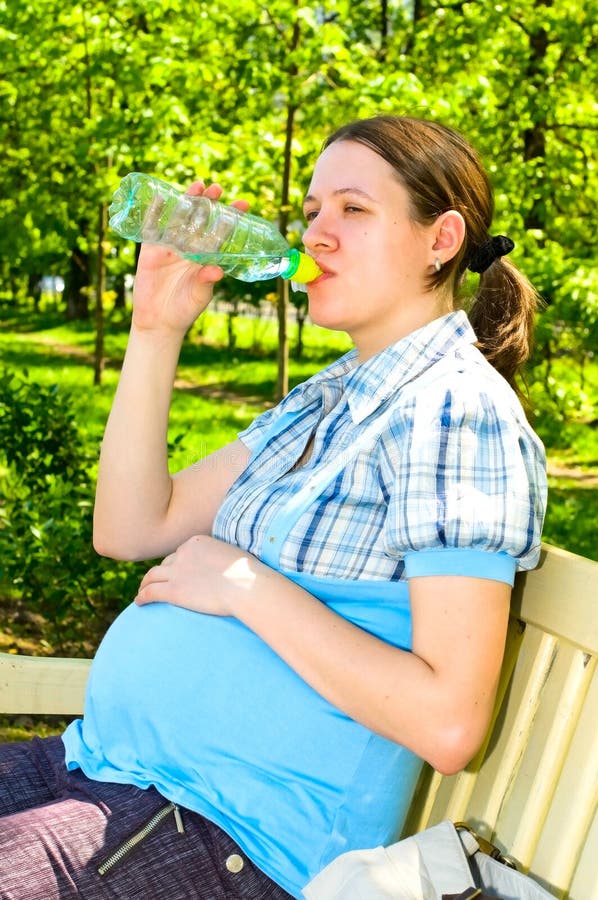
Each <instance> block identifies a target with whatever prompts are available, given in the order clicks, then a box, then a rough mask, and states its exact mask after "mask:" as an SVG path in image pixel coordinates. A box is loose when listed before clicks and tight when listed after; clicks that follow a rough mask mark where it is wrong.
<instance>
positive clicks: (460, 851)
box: [303, 822, 554, 900]
mask: <svg viewBox="0 0 598 900" xmlns="http://www.w3.org/2000/svg"><path fill="white" fill-rule="evenodd" d="M478 840H479V839H476V836H475V835H474V834H473V832H471V831H470V830H468V829H467V828H466V827H465V826H458V830H457V828H455V826H454V825H453V823H452V822H441V824H440V825H436V826H434V827H433V828H428V829H427V831H422V832H420V833H419V834H416V835H413V837H409V838H406V839H405V840H403V841H399V842H398V843H396V844H392V845H391V846H390V847H376V848H375V849H373V850H352V851H350V852H349V853H343V854H342V855H341V856H339V857H337V858H336V859H335V860H333V861H332V862H331V863H330V864H329V865H328V866H326V868H325V869H323V870H322V871H321V872H320V874H319V875H316V877H315V878H314V879H312V881H310V882H309V884H307V885H306V886H305V887H304V888H303V896H304V897H305V898H306V900H443V897H445V898H446V897H454V898H455V900H457V898H458V897H459V895H461V894H462V895H463V898H464V900H465V898H467V897H471V898H473V897H479V898H480V900H482V897H492V898H497V900H554V897H553V895H552V894H549V893H548V892H547V891H546V890H544V888H542V887H540V885H538V884H537V883H536V882H535V881H533V880H532V879H531V878H530V877H529V876H527V875H523V874H522V873H521V872H518V871H517V870H516V869H515V868H514V867H513V863H512V862H511V861H510V860H508V859H506V861H503V860H505V858H504V857H501V856H500V854H498V851H496V857H497V858H493V856H490V855H488V854H487V853H483V852H481V850H480V844H479V843H478ZM476 888H477V889H479V890H475V889H476Z"/></svg>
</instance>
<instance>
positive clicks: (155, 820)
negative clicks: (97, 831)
mask: <svg viewBox="0 0 598 900" xmlns="http://www.w3.org/2000/svg"><path fill="white" fill-rule="evenodd" d="M170 813H173V814H174V821H175V822H176V830H177V831H178V833H179V834H184V833H185V827H184V825H183V817H182V816H181V811H180V809H179V807H178V806H177V805H176V803H168V804H167V805H166V806H163V807H162V808H161V809H159V810H158V811H157V812H156V813H154V815H153V816H152V817H151V819H150V820H149V821H148V822H146V823H145V825H144V826H143V827H142V828H140V829H139V831H136V832H135V834H132V835H131V837H129V838H127V839H126V841H124V842H123V843H122V844H121V845H120V847H117V849H116V850H114V851H113V852H112V853H111V854H110V856H109V857H108V858H107V859H105V860H104V862H103V863H100V865H99V866H98V869H97V871H98V875H106V873H107V872H109V871H110V870H111V869H113V868H114V867H115V866H117V865H118V864H119V863H120V862H122V860H123V859H124V858H125V856H127V854H128V853H130V852H131V850H133V849H134V848H135V847H137V846H138V844H140V843H141V842H142V841H144V840H145V839H146V837H149V835H150V834H151V833H152V831H155V829H156V828H157V827H158V825H160V823H161V822H163V821H164V819H165V818H166V817H167V816H169V815H170Z"/></svg>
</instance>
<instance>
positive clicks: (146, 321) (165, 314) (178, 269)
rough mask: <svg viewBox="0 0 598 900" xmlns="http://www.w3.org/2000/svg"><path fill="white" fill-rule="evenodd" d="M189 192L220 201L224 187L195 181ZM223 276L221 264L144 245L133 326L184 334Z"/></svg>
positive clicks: (242, 207) (238, 204)
mask: <svg viewBox="0 0 598 900" xmlns="http://www.w3.org/2000/svg"><path fill="white" fill-rule="evenodd" d="M187 193H188V194H190V195H192V196H201V195H204V196H206V197H209V198H210V199H211V200H218V199H219V198H220V196H221V194H222V188H221V187H220V185H218V184H211V185H210V186H209V187H206V186H205V185H204V183H203V182H202V181H196V182H194V183H193V184H192V185H191V186H190V187H189V189H188V191H187ZM232 205H233V206H236V207H237V209H240V210H242V211H243V212H246V211H247V209H248V206H249V204H248V203H247V202H246V201H245V200H238V201H236V202H235V203H233V204H232ZM222 277H223V272H222V269H221V268H220V267H219V266H202V265H198V263H195V262H190V261H189V260H186V259H183V258H182V257H181V256H178V255H177V254H175V253H173V252H172V251H171V250H166V249H164V248H163V247H158V246H153V245H150V244H144V245H143V246H142V247H141V253H140V255H139V263H138V266H137V273H136V275H135V286H134V289H133V327H134V328H136V329H137V330H139V331H154V330H162V331H165V330H166V331H172V332H177V333H179V334H184V333H185V332H186V331H187V329H188V328H189V327H190V326H191V325H192V324H193V322H194V321H195V319H196V318H197V317H198V316H199V315H200V313H202V312H203V311H204V309H205V308H206V306H207V305H208V303H209V302H210V300H211V299H212V292H213V286H214V283H215V282H217V281H220V279H221V278H222Z"/></svg>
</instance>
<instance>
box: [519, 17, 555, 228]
mask: <svg viewBox="0 0 598 900" xmlns="http://www.w3.org/2000/svg"><path fill="white" fill-rule="evenodd" d="M535 6H536V7H537V8H541V7H547V6H548V7H550V6H552V0H536V3H535ZM548 44H549V40H548V32H547V31H546V29H545V28H544V26H542V25H541V26H540V27H539V28H538V29H537V31H534V32H532V33H531V34H530V38H529V46H530V56H529V61H528V65H527V67H526V72H525V75H524V81H525V82H527V83H528V84H535V85H536V90H535V91H534V94H533V97H534V100H533V101H532V102H533V104H534V106H536V107H537V106H538V104H541V103H542V90H541V88H542V82H543V79H544V77H545V75H544V59H545V57H546V51H547V49H548ZM532 112H533V114H532V116H531V119H532V122H533V124H532V126H531V127H530V128H528V129H526V130H525V131H524V133H523V147H524V149H523V158H524V160H525V161H526V162H539V161H542V160H543V159H544V157H545V156H546V114H545V112H542V113H541V114H538V109H537V108H536V109H534V110H533V111H532ZM536 178H537V176H536V175H535V174H534V179H533V180H534V181H535V180H536ZM538 193H539V192H535V196H534V200H533V203H532V205H531V207H530V209H529V210H527V212H526V214H525V217H524V225H525V228H526V230H532V229H534V230H538V231H542V230H543V229H544V227H545V225H546V201H545V199H544V197H541V196H538Z"/></svg>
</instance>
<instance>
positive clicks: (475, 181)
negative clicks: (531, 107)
mask: <svg viewBox="0 0 598 900" xmlns="http://www.w3.org/2000/svg"><path fill="white" fill-rule="evenodd" d="M335 141H357V142H358V143H360V144H364V145H365V146H366V147H369V148H370V149H371V150H373V151H374V152H375V153H377V154H378V155H379V156H381V157H382V158H383V159H385V160H386V162H388V163H389V164H390V165H391V166H392V167H393V169H394V170H395V173H396V176H397V178H398V180H399V181H400V182H401V184H402V185H403V187H404V188H405V189H406V190H407V192H408V194H409V197H410V202H411V214H412V218H413V221H414V222H417V223H419V224H421V225H429V224H430V223H431V222H433V221H434V219H435V218H437V216H439V215H440V214H441V213H443V212H446V211H447V210H449V209H454V210H456V211H457V212H459V213H460V214H461V215H462V216H463V219H464V221H465V226H466V228H465V238H464V240H463V244H462V246H461V248H460V250H459V252H458V253H457V254H456V256H454V257H453V259H451V260H448V261H447V262H446V263H445V264H444V265H443V267H442V269H441V270H440V272H435V273H434V274H433V275H431V276H430V281H429V284H430V288H437V287H439V286H440V285H442V284H447V285H449V287H450V289H451V290H452V292H453V296H454V297H455V296H456V294H457V291H458V288H459V286H460V284H461V283H462V281H463V278H464V276H465V271H466V269H467V266H468V264H469V262H470V261H471V259H472V257H473V256H474V254H476V252H477V251H478V250H479V248H480V247H482V246H483V245H484V244H485V243H486V242H487V241H488V238H489V230H490V226H491V223H492V216H493V213H494V200H493V196H492V188H491V186H490V182H489V180H488V176H487V174H486V172H485V170H484V167H483V165H482V163H481V161H480V158H479V156H478V154H477V153H476V151H475V150H474V149H473V147H471V145H470V144H469V143H468V142H467V141H466V140H465V139H464V138H463V137H461V135H460V134H458V133H457V132H456V131H453V129H451V128H447V127H446V126H444V125H440V124H439V123H438V122H433V121H428V120H424V119H417V118H412V117H410V116H389V115H382V116H374V117H373V118H370V119H360V120H357V121H355V122H351V123H349V124H347V125H343V126H342V127H341V128H339V129H337V130H336V131H335V132H333V134H331V135H330V136H329V137H328V138H327V140H326V141H325V143H324V147H328V146H329V145H330V144H332V143H334V142H335ZM537 307H538V295H537V293H536V291H535V290H534V288H533V287H532V285H531V284H530V282H529V281H528V280H527V278H526V277H525V276H524V275H523V274H522V273H521V272H520V271H519V270H518V269H517V268H516V266H514V265H513V263H511V262H510V261H509V260H507V259H506V258H504V257H501V258H499V259H497V260H495V262H493V263H492V264H491V265H490V266H489V268H488V269H486V271H485V272H483V273H482V274H481V275H480V281H479V286H478V289H477V291H476V292H475V294H474V296H473V301H472V304H471V307H470V309H469V319H470V321H471V324H472V326H473V328H474V331H475V332H476V335H477V338H478V345H479V347H480V350H481V351H482V352H483V353H484V355H485V356H486V358H487V359H488V360H489V362H491V363H492V365H493V366H494V367H495V368H496V369H497V370H498V371H499V372H500V373H501V375H503V376H504V378H506V380H507V381H508V382H509V383H510V384H511V385H512V386H513V387H516V385H515V380H516V376H517V375H518V373H519V371H520V369H521V367H522V366H523V364H524V363H525V361H526V360H527V359H528V357H529V355H530V353H531V349H532V342H533V331H534V323H535V312H536V309H537Z"/></svg>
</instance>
